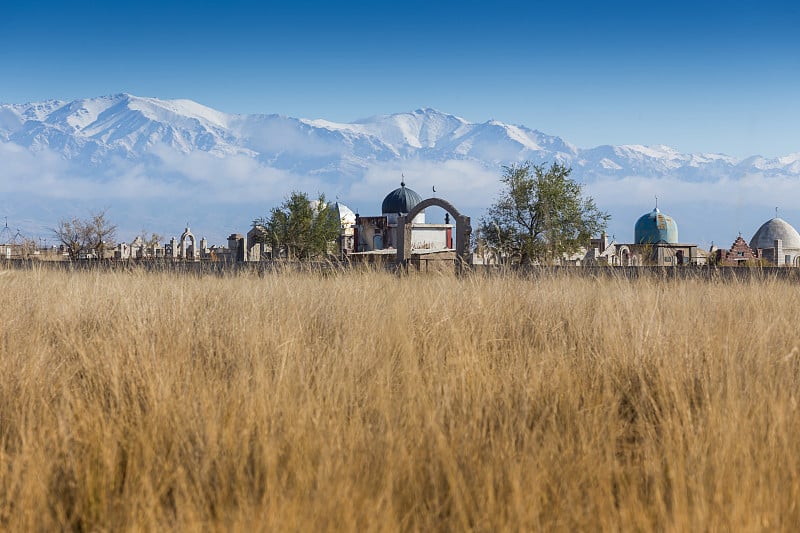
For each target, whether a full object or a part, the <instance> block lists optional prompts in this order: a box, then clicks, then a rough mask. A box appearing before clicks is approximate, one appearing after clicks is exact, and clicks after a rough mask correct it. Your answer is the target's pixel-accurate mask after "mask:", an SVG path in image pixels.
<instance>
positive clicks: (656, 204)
mask: <svg viewBox="0 0 800 533" xmlns="http://www.w3.org/2000/svg"><path fill="white" fill-rule="evenodd" d="M656 209H658V195H657V194H656Z"/></svg>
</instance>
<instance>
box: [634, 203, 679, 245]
mask: <svg viewBox="0 0 800 533" xmlns="http://www.w3.org/2000/svg"><path fill="white" fill-rule="evenodd" d="M633 235H634V239H633V240H634V242H635V243H636V244H678V225H677V224H676V223H675V220H674V219H673V218H672V217H671V216H669V215H665V214H664V213H662V212H661V211H659V210H658V207H656V208H655V209H653V210H652V211H650V212H649V213H646V214H644V215H642V216H641V217H639V220H637V221H636V226H635V227H634V230H633Z"/></svg>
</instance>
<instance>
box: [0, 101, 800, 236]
mask: <svg viewBox="0 0 800 533" xmlns="http://www.w3.org/2000/svg"><path fill="white" fill-rule="evenodd" d="M526 160H529V161H533V162H536V163H550V162H553V161H560V162H562V163H564V164H566V165H569V166H570V167H572V169H573V177H576V178H578V179H579V180H581V181H583V182H584V183H585V184H586V187H587V192H589V193H590V194H591V195H592V196H593V197H594V198H595V199H596V200H597V202H598V205H600V206H601V207H602V208H603V209H606V210H608V211H609V212H610V213H611V215H612V225H611V227H609V233H610V234H613V233H615V232H616V233H617V234H619V235H624V234H626V233H628V232H630V231H631V229H630V228H632V223H631V220H634V221H635V218H636V217H637V216H638V215H640V214H641V213H642V212H644V211H646V210H649V209H652V201H653V196H654V195H660V198H664V199H665V200H664V201H663V202H662V204H661V205H667V206H671V207H672V209H671V214H672V215H673V216H674V217H675V218H677V219H678V220H679V221H681V220H686V221H688V222H689V223H690V224H692V227H693V228H695V231H697V232H699V233H698V234H697V235H696V236H695V237H691V235H692V234H691V233H690V234H689V236H690V238H694V239H696V240H697V241H699V242H702V241H703V239H706V240H713V239H714V238H717V237H715V236H714V234H713V233H712V234H711V237H710V238H709V235H708V234H707V232H712V231H718V232H720V233H719V234H720V235H728V234H729V233H730V232H734V234H735V232H736V231H745V232H747V231H748V228H749V227H750V226H755V227H757V225H758V224H760V223H761V222H762V221H763V220H761V219H762V218H764V216H765V215H764V214H765V213H766V214H769V213H774V208H775V207H774V206H781V208H782V209H784V211H783V213H784V214H785V216H786V217H787V218H789V219H791V216H790V213H791V209H793V208H794V206H795V205H797V206H800V188H798V187H797V186H796V184H797V183H798V178H799V177H800V153H796V154H790V155H786V156H784V157H779V158H774V159H766V158H763V157H760V156H753V157H749V158H746V159H744V160H738V159H736V158H734V157H729V156H726V155H722V154H699V153H695V154H684V153H680V152H678V151H677V150H675V149H673V148H670V147H668V146H642V145H625V146H608V145H605V146H597V147H592V148H579V147H577V146H574V145H573V144H570V143H569V142H567V141H566V140H564V139H562V138H560V137H557V136H553V135H548V134H546V133H543V132H541V131H538V130H535V129H530V128H528V127H525V126H522V125H513V124H505V123H503V122H499V121H496V120H490V121H487V122H483V123H475V122H470V121H468V120H465V119H463V118H460V117H457V116H454V115H451V114H447V113H443V112H441V111H437V110H435V109H430V108H422V109H417V110H415V111H411V112H406V113H397V114H393V115H383V116H376V117H371V118H367V119H363V120H359V121H356V122H352V123H347V124H340V123H335V122H331V121H327V120H323V119H316V120H310V119H303V118H292V117H287V116H283V115H275V114H273V115H235V114H227V113H223V112H220V111H217V110H214V109H211V108H209V107H206V106H203V105H201V104H198V103H196V102H193V101H190V100H161V99H157V98H142V97H137V96H133V95H130V94H117V95H113V96H104V97H99V98H87V99H81V100H75V101H72V102H63V101H57V100H49V101H45V102H36V103H29V104H3V105H0V216H8V219H9V221H12V222H11V223H15V224H17V225H19V227H20V228H21V229H22V232H23V233H25V229H26V228H27V229H28V231H27V232H28V233H29V234H39V235H46V234H47V232H46V230H43V228H47V227H52V224H53V223H54V221H56V220H58V219H59V218H61V217H63V216H71V214H78V215H79V214H80V213H85V211H86V210H87V209H96V208H98V207H102V206H107V207H110V208H112V210H113V212H114V214H115V219H116V221H117V222H118V223H119V226H120V228H121V229H127V230H128V231H134V232H136V231H139V230H141V229H142V228H149V229H152V230H155V231H158V232H162V233H165V234H168V233H169V232H171V231H175V230H176V229H177V231H175V232H176V233H178V234H179V233H180V231H182V228H183V227H184V225H185V224H187V222H191V221H198V220H200V221H202V223H203V224H204V225H205V226H206V228H207V229H206V230H205V233H204V234H205V235H206V236H208V237H210V238H211V239H212V240H216V241H217V242H220V241H221V240H222V239H224V237H225V235H226V234H227V233H226V232H242V231H246V228H247V227H248V225H249V224H250V222H252V220H253V218H255V217H258V216H261V215H264V214H266V213H267V212H268V209H269V207H271V206H274V205H276V204H278V203H280V201H281V200H282V199H283V198H285V196H286V195H287V194H288V193H289V192H290V191H292V190H301V191H304V192H307V193H309V194H310V195H314V194H316V193H318V192H325V193H326V194H327V196H328V198H330V199H333V198H334V197H337V198H339V199H340V200H341V201H343V202H344V203H346V204H349V205H350V206H352V207H353V208H354V209H355V210H356V211H358V210H359V208H361V211H362V212H363V213H364V214H371V213H372V214H374V213H376V212H377V210H378V209H379V206H380V201H381V199H382V198H383V196H384V195H385V194H386V193H387V192H389V191H390V190H392V189H393V188H395V187H397V185H398V184H399V182H400V180H401V177H402V176H405V179H406V182H408V183H409V185H410V186H412V187H414V188H416V190H417V191H419V192H420V193H421V194H422V195H423V196H425V195H426V192H427V191H432V187H435V188H436V191H438V192H439V193H440V194H442V195H444V196H446V197H447V198H448V199H450V200H451V201H453V202H454V203H455V204H456V205H458V206H459V207H460V208H463V209H464V210H465V211H466V212H467V213H468V214H470V216H473V217H475V218H478V217H480V216H481V214H482V213H483V212H484V210H485V209H486V207H488V206H489V205H490V204H491V203H492V200H493V197H494V196H495V195H496V193H497V192H498V190H499V188H500V180H499V178H500V176H501V174H502V166H503V165H509V164H513V163H515V162H520V161H526ZM787 210H788V213H789V214H786V213H787ZM795 211H796V212H797V217H798V221H800V209H798V210H795ZM745 213H746V214H745ZM14 220H16V221H17V222H13V221H14ZM709 220H711V221H713V222H709ZM615 225H616V226H615ZM731 228H733V229H731ZM752 229H754V228H752ZM200 230H201V232H202V228H200ZM682 231H683V230H682ZM201 234H203V233H201ZM682 235H683V236H686V234H685V233H682ZM123 236H124V234H123ZM623 238H624V237H623ZM724 238H727V237H724Z"/></svg>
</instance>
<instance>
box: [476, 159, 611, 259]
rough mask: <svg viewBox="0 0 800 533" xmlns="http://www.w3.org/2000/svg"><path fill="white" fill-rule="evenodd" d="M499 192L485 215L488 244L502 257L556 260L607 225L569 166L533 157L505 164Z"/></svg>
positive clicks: (604, 215) (483, 223)
mask: <svg viewBox="0 0 800 533" xmlns="http://www.w3.org/2000/svg"><path fill="white" fill-rule="evenodd" d="M503 171H504V172H503V177H502V178H501V181H502V183H503V184H504V188H503V190H502V192H501V195H500V198H499V199H498V200H497V202H495V203H494V204H493V205H492V206H491V207H490V208H489V210H488V212H487V214H486V216H484V217H483V218H482V219H481V226H480V233H481V235H482V236H483V238H484V239H485V242H486V245H487V246H488V247H489V248H490V249H491V250H492V251H493V252H494V253H495V254H497V255H498V257H500V258H501V260H504V261H518V262H519V263H521V264H533V263H547V262H553V261H555V260H557V259H558V258H560V257H561V256H562V255H563V254H565V253H566V254H569V253H574V252H576V251H577V250H578V249H579V248H580V247H581V246H582V245H587V244H589V240H590V239H591V237H592V236H593V235H597V234H598V233H600V232H601V231H603V230H605V228H606V224H607V222H608V219H609V216H608V214H607V213H605V212H603V211H600V210H599V209H598V208H597V206H596V205H595V203H594V200H593V199H592V198H590V197H584V196H583V194H582V193H583V186H582V185H581V184H580V183H577V182H576V181H575V180H573V179H571V178H570V177H569V176H570V173H571V172H572V169H571V168H568V167H566V166H564V165H562V164H561V163H558V162H555V163H553V164H552V165H551V166H550V168H545V166H544V165H536V164H533V163H531V162H525V163H521V164H515V165H512V166H507V167H503Z"/></svg>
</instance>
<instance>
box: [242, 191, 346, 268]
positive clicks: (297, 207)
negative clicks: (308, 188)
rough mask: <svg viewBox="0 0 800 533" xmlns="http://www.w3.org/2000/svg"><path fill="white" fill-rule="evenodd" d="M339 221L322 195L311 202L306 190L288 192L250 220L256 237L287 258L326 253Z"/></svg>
mask: <svg viewBox="0 0 800 533" xmlns="http://www.w3.org/2000/svg"><path fill="white" fill-rule="evenodd" d="M340 226H341V222H340V221H339V220H337V217H336V214H335V213H334V212H333V210H332V209H331V208H330V207H329V206H328V204H327V202H326V201H325V195H324V194H320V195H319V197H318V199H317V200H315V201H311V200H309V198H308V195H307V194H306V193H302V192H297V191H294V192H292V193H291V194H290V195H289V197H288V198H286V200H284V202H283V204H281V205H280V207H275V208H273V209H272V210H271V211H270V214H269V216H268V217H262V218H258V219H256V220H254V221H253V228H255V229H257V230H258V231H257V232H256V240H257V241H258V242H261V243H262V244H266V245H269V246H271V247H272V250H273V255H274V256H276V257H277V256H279V255H280V253H281V251H283V253H284V254H285V255H286V257H287V258H288V259H301V260H305V259H313V258H315V257H320V256H324V255H326V254H327V253H328V247H329V245H330V242H331V241H335V240H336V238H337V237H338V236H339V230H340Z"/></svg>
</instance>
